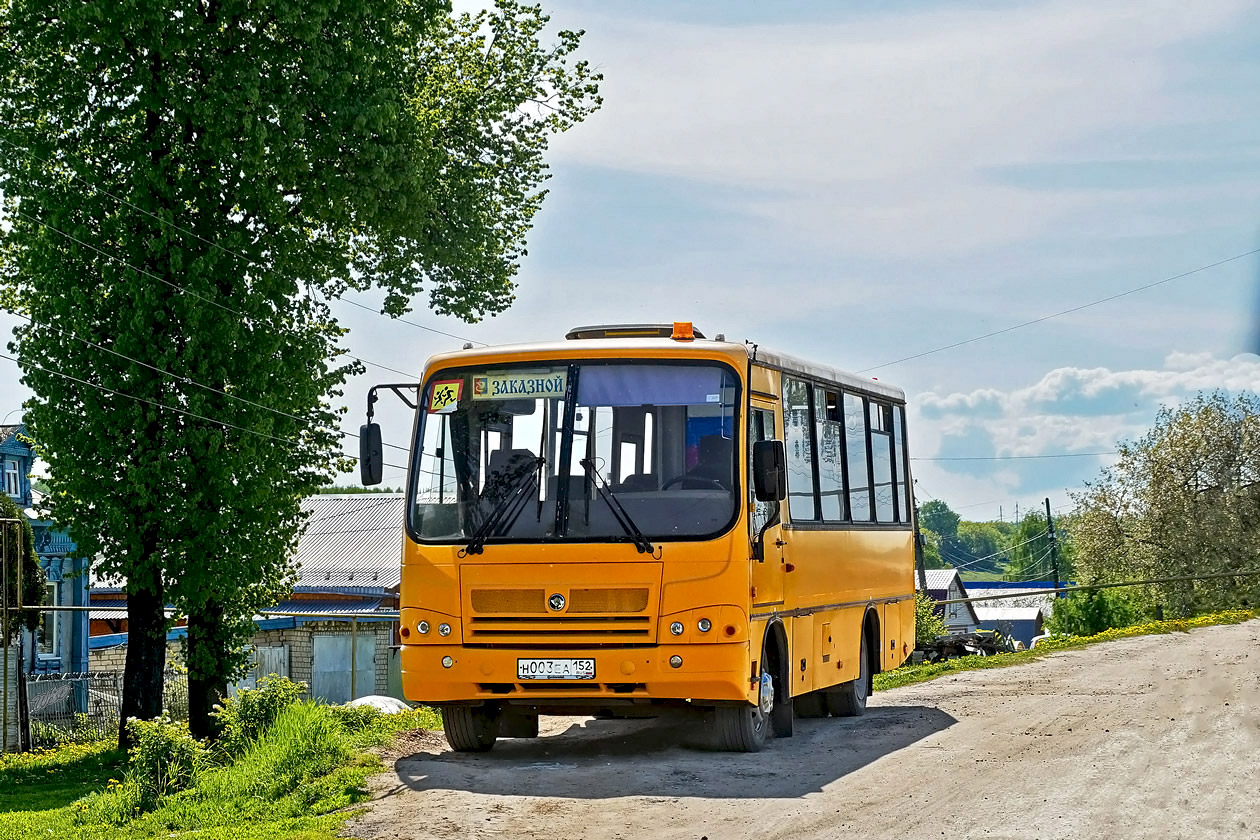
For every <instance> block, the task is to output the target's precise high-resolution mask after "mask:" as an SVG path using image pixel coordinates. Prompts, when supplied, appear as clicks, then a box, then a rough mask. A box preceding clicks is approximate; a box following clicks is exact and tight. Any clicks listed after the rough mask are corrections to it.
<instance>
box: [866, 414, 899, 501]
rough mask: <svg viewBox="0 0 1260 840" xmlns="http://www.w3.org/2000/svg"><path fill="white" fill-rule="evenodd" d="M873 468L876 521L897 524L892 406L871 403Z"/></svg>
mask: <svg viewBox="0 0 1260 840" xmlns="http://www.w3.org/2000/svg"><path fill="white" fill-rule="evenodd" d="M869 405H870V415H871V426H870V428H871V468H872V472H873V476H872V478H873V479H874V481H873V482H872V485H871V486H872V487H873V489H874V491H875V521H876V522H895V521H896V508H895V506H894V504H895V503H894V501H893V495H894V489H893V448H892V406H890V405H884V404H883V403H877V402H871V403H870V404H869Z"/></svg>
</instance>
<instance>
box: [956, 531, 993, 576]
mask: <svg viewBox="0 0 1260 840" xmlns="http://www.w3.org/2000/svg"><path fill="white" fill-rule="evenodd" d="M955 546H956V548H955V551H954V553H955V556H956V558H957V560H958V562H959V563H965V564H966V566H967V570H968V571H973V572H995V571H998V570H999V569H1000V568H1001V567H1002V557H1001V551H1002V549H1003V547H1004V546H1005V540H1004V539H1003V538H1002V532H1001V531H999V530H998V529H997V528H995V527H994V526H993V524H992V523H989V522H967V521H963V522H959V523H958V536H957V538H956V541H955Z"/></svg>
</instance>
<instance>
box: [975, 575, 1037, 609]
mask: <svg viewBox="0 0 1260 840" xmlns="http://www.w3.org/2000/svg"><path fill="white" fill-rule="evenodd" d="M987 583H988V582H987V581H986V582H985V583H977V584H972V586H974V587H975V588H974V589H968V590H967V594H968V595H970V596H971V597H973V598H981V597H984V596H986V595H1002V596H1007V597H1003V598H1002V599H1001V600H996V599H995V600H993V601H981V602H980V603H981V604H988V605H992V606H994V607H1007V608H1026V607H1036V608H1038V609H1040V610H1042V611H1043V612H1046V613H1048V612H1049V611H1050V610H1051V609H1052V608H1053V607H1054V596H1053V595H1024V594H1021V592H1022V590H1019V589H1013V588H1011V587H1006V586H1003V587H999V588H992V587H989V586H987ZM982 587H983V588H982ZM1029 591H1036V590H1035V589H1032V590H1029Z"/></svg>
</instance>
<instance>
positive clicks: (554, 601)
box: [547, 592, 564, 612]
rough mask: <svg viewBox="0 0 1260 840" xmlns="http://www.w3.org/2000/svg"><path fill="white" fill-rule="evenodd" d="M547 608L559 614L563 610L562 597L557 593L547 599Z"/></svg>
mask: <svg viewBox="0 0 1260 840" xmlns="http://www.w3.org/2000/svg"><path fill="white" fill-rule="evenodd" d="M547 606H549V607H551V609H553V610H554V611H556V612H560V610H562V609H564V596H563V595H561V594H560V593H559V592H557V593H556V594H555V595H552V596H551V597H550V598H548V599H547Z"/></svg>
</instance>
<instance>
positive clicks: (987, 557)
mask: <svg viewBox="0 0 1260 840" xmlns="http://www.w3.org/2000/svg"><path fill="white" fill-rule="evenodd" d="M1048 533H1050V532H1049V531H1042V532H1041V533H1040V534H1037V535H1036V536H1033V537H1030V538H1029V539H1027V540H1024V541H1023V542H1022V543H1017V544H1016V545H1008V546H1006V547H1005V548H1003V549H1002V550H1001V551H995V552H993V553H992V554H986V555H985V556H984V557H976V558H973V559H971V560H969V561H967V562H966V563H964V564H962V565H961V566H955V567H954V568H955V569H961V568H964V567H965V566H974V565H976V564H977V563H982V562H984V561H985V560H991V559H992V558H994V557H1000V556H1002V555H1003V554H1005V553H1006V552H1008V551H1014V550H1015V549H1017V548H1020V547H1021V546H1025V545H1028V544H1029V543H1030V542H1033V541H1035V540H1038V539H1041V538H1042V537H1044V536H1045V535H1046V534H1048ZM937 548H938V549H943V546H941V545H939V544H938V545H937ZM944 556H945V553H944V551H942V557H944Z"/></svg>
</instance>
